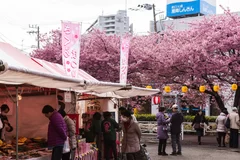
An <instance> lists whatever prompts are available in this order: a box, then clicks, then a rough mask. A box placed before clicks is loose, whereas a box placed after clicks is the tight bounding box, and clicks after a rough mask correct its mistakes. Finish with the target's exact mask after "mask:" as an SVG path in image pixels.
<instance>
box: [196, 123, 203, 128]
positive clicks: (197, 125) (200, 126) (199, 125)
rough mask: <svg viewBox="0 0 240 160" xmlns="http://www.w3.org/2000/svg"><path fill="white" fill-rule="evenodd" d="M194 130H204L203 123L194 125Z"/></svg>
mask: <svg viewBox="0 0 240 160" xmlns="http://www.w3.org/2000/svg"><path fill="white" fill-rule="evenodd" d="M193 127H194V129H200V128H204V123H195V124H194V125H193Z"/></svg>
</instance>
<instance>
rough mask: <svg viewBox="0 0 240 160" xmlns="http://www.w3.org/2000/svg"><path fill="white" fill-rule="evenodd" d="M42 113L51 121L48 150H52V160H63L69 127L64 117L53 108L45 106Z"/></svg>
mask: <svg viewBox="0 0 240 160" xmlns="http://www.w3.org/2000/svg"><path fill="white" fill-rule="evenodd" d="M42 113H43V114H44V115H45V116H46V117H47V118H48V119H49V124H48V139H47V142H48V148H49V149H52V158H51V160H61V159H62V152H63V146H64V142H65V140H66V139H67V126H66V123H65V122H64V119H63V117H62V116H61V114H60V113H58V112H57V111H56V110H55V109H54V108H53V107H52V106H50V105H45V106H44V107H43V109H42Z"/></svg>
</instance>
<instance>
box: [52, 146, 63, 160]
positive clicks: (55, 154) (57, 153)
mask: <svg viewBox="0 0 240 160" xmlns="http://www.w3.org/2000/svg"><path fill="white" fill-rule="evenodd" d="M62 152H63V146H56V147H53V150H52V158H51V160H61V159H62Z"/></svg>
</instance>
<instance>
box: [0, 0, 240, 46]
mask: <svg viewBox="0 0 240 160" xmlns="http://www.w3.org/2000/svg"><path fill="white" fill-rule="evenodd" d="M126 2H127V3H126ZM144 3H150V4H153V3H154V4H155V5H156V9H157V10H159V11H165V10H166V0H0V20H1V21H0V41H6V42H8V43H11V44H12V45H13V46H16V47H18V48H20V49H22V48H23V49H24V50H26V49H28V48H30V47H31V46H32V45H36V42H35V41H34V38H35V37H36V36H35V35H29V34H27V31H30V30H31V29H30V28H29V24H37V25H39V26H40V32H41V33H45V32H48V31H50V30H52V29H57V28H60V24H61V20H69V21H75V22H82V25H83V26H82V33H84V32H85V30H86V29H87V28H88V27H89V26H90V25H91V23H93V22H94V21H95V20H96V19H97V17H98V16H99V15H102V14H103V15H107V14H115V13H116V12H117V11H118V10H121V9H122V10H123V9H125V8H136V7H137V5H138V4H144ZM126 4H127V5H126ZM220 4H221V5H222V6H224V7H229V8H230V9H231V11H239V10H240V9H239V4H240V1H239V0H217V6H219V5H220ZM222 12H223V11H222V9H220V7H217V13H222ZM128 16H129V17H130V23H133V26H134V32H136V33H139V34H140V33H146V32H148V31H149V21H150V20H152V19H153V14H152V11H130V10H128ZM157 19H158V17H157Z"/></svg>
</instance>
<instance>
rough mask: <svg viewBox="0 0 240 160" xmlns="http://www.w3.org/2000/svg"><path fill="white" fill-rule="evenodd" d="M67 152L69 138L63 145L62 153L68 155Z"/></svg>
mask: <svg viewBox="0 0 240 160" xmlns="http://www.w3.org/2000/svg"><path fill="white" fill-rule="evenodd" d="M68 152H70V144H69V137H67V139H66V140H65V142H64V145H63V153H68Z"/></svg>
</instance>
